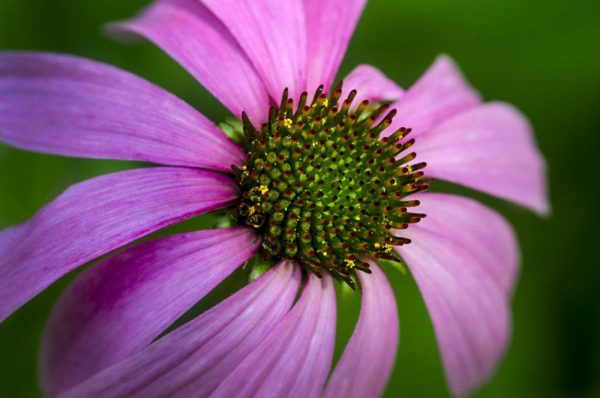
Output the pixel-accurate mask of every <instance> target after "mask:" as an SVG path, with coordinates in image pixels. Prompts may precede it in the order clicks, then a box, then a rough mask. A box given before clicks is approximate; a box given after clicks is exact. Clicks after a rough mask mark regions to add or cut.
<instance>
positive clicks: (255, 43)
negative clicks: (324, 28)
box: [201, 0, 307, 101]
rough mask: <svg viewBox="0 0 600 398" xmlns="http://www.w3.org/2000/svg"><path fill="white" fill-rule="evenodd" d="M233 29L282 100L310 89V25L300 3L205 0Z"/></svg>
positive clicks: (293, 0) (290, 0)
mask: <svg viewBox="0 0 600 398" xmlns="http://www.w3.org/2000/svg"><path fill="white" fill-rule="evenodd" d="M201 2H202V3H203V4H204V5H206V6H207V7H208V8H209V9H210V10H211V11H212V12H213V13H214V14H215V15H216V16H217V17H218V18H219V19H221V21H223V23H224V24H225V26H226V27H227V29H229V31H230V32H231V33H232V35H233V36H234V37H235V38H236V40H237V41H238V43H240V46H241V47H242V48H243V49H244V51H245V52H246V54H248V57H249V58H250V60H251V61H252V62H253V63H254V66H255V68H256V70H257V71H258V73H259V75H260V76H261V77H262V79H263V81H264V83H265V86H266V87H267V90H268V92H269V94H270V95H271V97H272V98H273V99H274V100H275V101H279V100H280V98H281V94H282V93H283V90H284V89H285V88H286V87H287V88H289V90H290V96H291V97H292V98H298V97H299V96H300V94H301V93H302V92H303V91H304V90H306V65H307V52H306V26H305V19H304V7H303V5H302V2H301V1H298V0H264V1H253V0H242V1H239V0H201Z"/></svg>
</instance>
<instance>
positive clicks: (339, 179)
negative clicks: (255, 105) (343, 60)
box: [233, 84, 428, 286]
mask: <svg viewBox="0 0 600 398" xmlns="http://www.w3.org/2000/svg"><path fill="white" fill-rule="evenodd" d="M341 95H342V87H341V84H340V86H338V88H337V89H336V90H335V91H333V92H332V93H331V94H330V95H329V96H328V95H325V94H324V93H323V87H320V88H319V89H318V90H317V92H316V93H315V95H314V98H313V100H312V102H311V103H310V104H307V97H308V96H307V93H303V94H302V95H301V97H300V99H299V103H298V105H297V106H294V101H293V100H292V99H291V98H288V92H287V90H285V91H284V93H283V96H282V100H281V104H280V106H279V107H272V108H271V109H270V112H269V120H268V122H267V123H265V124H263V126H262V127H261V128H260V130H257V129H256V128H254V127H253V126H252V124H251V123H250V121H249V120H248V118H247V117H246V116H245V115H244V117H243V126H244V138H245V141H246V151H247V161H246V164H245V165H244V166H243V167H242V168H241V169H239V168H237V167H234V168H233V170H234V173H235V175H236V177H237V180H238V182H239V184H240V186H241V187H242V197H241V200H240V202H239V204H238V207H237V211H238V216H239V218H240V220H241V221H242V222H243V223H245V224H247V225H250V226H252V227H253V228H256V229H257V230H258V231H259V233H260V234H261V235H262V237H263V243H262V248H263V252H264V253H265V256H266V257H267V258H271V259H273V260H278V259H281V258H292V259H295V260H297V261H298V262H299V263H300V264H302V265H304V266H305V267H306V268H307V269H309V270H311V271H313V272H315V273H317V274H319V273H320V271H321V269H322V268H325V269H327V270H329V271H330V272H331V273H332V274H333V275H334V276H337V277H339V278H341V279H343V280H344V281H346V282H347V283H349V284H350V285H351V286H353V281H352V278H351V275H352V273H353V272H355V270H361V271H365V272H369V266H368V264H367V263H365V262H364V261H363V260H364V258H365V257H372V258H388V259H394V258H395V257H394V251H393V250H392V247H393V246H398V245H403V244H406V243H409V240H408V239H405V238H402V237H398V236H395V235H394V233H393V232H394V231H395V230H401V229H404V228H407V226H408V224H410V223H414V222H418V221H419V220H420V219H421V218H422V217H424V216H425V215H424V214H419V213H414V212H412V211H409V210H408V209H410V208H414V207H415V206H418V205H419V202H418V201H416V200H406V197H407V196H408V195H410V194H412V193H415V192H419V191H423V190H425V189H427V187H428V186H427V184H426V182H425V179H424V178H423V172H422V171H421V170H422V169H423V168H424V167H425V163H417V164H414V165H412V166H409V165H408V163H409V162H411V161H412V160H413V159H415V157H416V154H415V153H408V154H406V155H405V154H404V152H405V151H406V150H407V149H408V148H409V147H410V146H412V144H413V143H414V140H408V141H406V140H404V138H405V137H406V135H407V134H408V133H409V132H410V129H405V128H401V129H399V130H397V131H395V132H394V133H393V134H391V135H389V136H387V137H384V138H381V139H380V138H379V135H380V133H381V132H382V131H383V130H384V129H386V128H387V127H389V126H390V124H391V122H392V118H393V117H394V115H395V111H394V110H392V111H389V112H388V113H387V114H386V115H385V116H383V115H384V113H385V112H387V111H388V108H389V105H381V106H377V107H372V106H371V105H370V104H369V102H368V101H363V102H361V103H360V104H359V105H358V106H357V107H356V109H353V110H351V104H352V101H353V99H354V98H355V97H356V91H354V90H353V91H351V92H350V94H349V95H348V97H347V99H345V100H344V101H342V102H340V97H341ZM382 116H383V117H382ZM380 119H381V121H379V122H377V121H378V120H380Z"/></svg>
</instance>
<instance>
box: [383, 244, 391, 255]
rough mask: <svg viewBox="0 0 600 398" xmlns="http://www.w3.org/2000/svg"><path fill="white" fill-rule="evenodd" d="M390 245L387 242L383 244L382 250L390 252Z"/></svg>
mask: <svg viewBox="0 0 600 398" xmlns="http://www.w3.org/2000/svg"><path fill="white" fill-rule="evenodd" d="M392 250H393V249H392V246H390V245H388V244H387V243H386V244H384V245H383V251H384V252H386V253H391V252H392Z"/></svg>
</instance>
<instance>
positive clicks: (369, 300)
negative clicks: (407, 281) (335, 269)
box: [323, 262, 398, 398]
mask: <svg viewBox="0 0 600 398" xmlns="http://www.w3.org/2000/svg"><path fill="white" fill-rule="evenodd" d="M371 270H372V272H373V273H372V274H371V275H367V274H365V273H364V272H358V273H357V274H358V276H359V278H360V283H361V287H362V306H361V310H360V316H359V319H358V323H357V325H356V329H355V330H354V333H352V337H351V338H350V341H349V342H348V345H347V346H346V349H345V350H344V353H343V354H342V357H341V358H340V361H339V362H338V364H337V366H336V367H335V370H334V371H333V374H332V375H331V377H330V379H329V381H328V382H327V387H326V389H325V393H324V395H323V397H324V398H336V397H344V398H369V397H373V398H376V397H379V396H381V394H382V393H383V390H384V389H385V386H386V384H387V381H388V378H389V376H390V374H391V372H392V369H393V367H394V362H395V359H396V349H397V347H398V309H397V308H396V297H395V295H394V291H393V290H392V288H391V286H390V284H389V282H388V280H387V278H386V276H385V274H384V273H383V271H382V270H381V269H380V268H379V267H378V266H377V264H375V263H373V262H371Z"/></svg>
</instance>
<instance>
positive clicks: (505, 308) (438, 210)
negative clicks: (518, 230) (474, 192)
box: [398, 194, 519, 396]
mask: <svg viewBox="0 0 600 398" xmlns="http://www.w3.org/2000/svg"><path fill="white" fill-rule="evenodd" d="M416 198H417V199H419V200H420V201H421V206H419V212H423V213H425V214H427V217H426V218H425V219H423V220H422V221H421V222H420V223H419V224H416V225H411V226H410V227H409V228H408V229H407V230H404V231H402V235H403V236H405V237H407V238H409V239H411V240H412V243H410V244H409V245H406V246H402V247H399V248H398V252H399V253H400V255H401V256H402V257H403V259H404V260H405V261H406V263H407V265H408V266H409V268H410V270H411V272H412V274H413V275H414V277H415V279H416V281H417V284H418V285H419V288H420V289H421V293H422V294H423V297H424V299H425V303H426V304H427V308H428V309H429V313H430V316H431V319H432V321H433V326H434V328H435V334H436V336H437V340H438V344H439V346H440V351H441V354H442V360H443V363H444V368H445V370H446V376H447V378H448V382H449V384H450V388H451V389H452V392H453V393H454V394H455V395H459V396H463V395H465V394H467V393H469V392H471V391H473V390H475V389H476V388H478V387H479V386H481V384H483V383H484V382H485V381H486V380H487V379H488V378H489V377H490V376H491V375H492V373H494V370H495V368H496V365H497V363H498V361H499V360H500V359H501V357H502V356H503V354H504V351H505V350H506V346H507V343H508V340H509V335H510V310H509V299H510V295H511V291H512V287H513V284H514V281H515V278H516V274H517V267H518V262H519V255H518V248H517V243H516V240H515V237H514V234H513V232H512V230H511V228H510V226H509V225H508V224H507V223H506V221H505V220H504V219H503V218H502V217H501V216H499V215H498V214H496V213H495V212H493V211H492V210H490V209H488V208H487V207H485V206H483V205H481V204H479V203H477V202H475V201H472V200H470V199H466V198H462V197H459V196H454V195H446V194H421V195H416Z"/></svg>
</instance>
